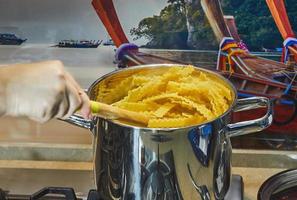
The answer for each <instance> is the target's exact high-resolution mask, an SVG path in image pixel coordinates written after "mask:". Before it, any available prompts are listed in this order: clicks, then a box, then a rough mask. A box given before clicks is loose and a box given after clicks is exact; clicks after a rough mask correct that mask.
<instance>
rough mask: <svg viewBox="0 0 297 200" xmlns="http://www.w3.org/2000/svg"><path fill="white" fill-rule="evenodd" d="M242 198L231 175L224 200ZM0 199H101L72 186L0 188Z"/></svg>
mask: <svg viewBox="0 0 297 200" xmlns="http://www.w3.org/2000/svg"><path fill="white" fill-rule="evenodd" d="M234 199H236V200H243V182H242V177H241V176H239V175H233V176H232V182H231V187H230V190H229V192H228V194H227V196H226V198H225V199H224V200H234ZM0 200H103V199H102V198H100V194H99V193H98V192H97V191H96V190H90V191H89V193H88V196H87V197H80V195H79V194H76V193H75V191H74V189H73V188H69V187H45V188H42V189H41V190H39V191H37V192H36V193H34V194H32V195H21V194H10V193H9V192H8V191H4V190H2V189H0Z"/></svg>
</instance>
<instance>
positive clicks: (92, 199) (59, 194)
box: [0, 187, 102, 200]
mask: <svg viewBox="0 0 297 200" xmlns="http://www.w3.org/2000/svg"><path fill="white" fill-rule="evenodd" d="M0 200H83V198H78V197H77V196H76V194H75V192H74V190H73V188H67V187H45V188H42V189H41V190H39V191H38V192H36V193H34V194H32V195H19V194H10V193H9V192H7V191H4V190H2V189H0ZM84 200H102V199H101V198H100V195H99V193H98V192H97V191H96V190H90V191H89V194H88V197H87V199H84Z"/></svg>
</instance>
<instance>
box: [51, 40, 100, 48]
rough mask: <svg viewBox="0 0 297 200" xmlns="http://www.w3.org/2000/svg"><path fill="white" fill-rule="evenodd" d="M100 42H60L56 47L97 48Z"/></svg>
mask: <svg viewBox="0 0 297 200" xmlns="http://www.w3.org/2000/svg"><path fill="white" fill-rule="evenodd" d="M101 43H102V40H97V41H96V40H62V41H61V42H59V43H58V44H57V45H56V47H60V48H97V47H98V46H99V45H100V44H101Z"/></svg>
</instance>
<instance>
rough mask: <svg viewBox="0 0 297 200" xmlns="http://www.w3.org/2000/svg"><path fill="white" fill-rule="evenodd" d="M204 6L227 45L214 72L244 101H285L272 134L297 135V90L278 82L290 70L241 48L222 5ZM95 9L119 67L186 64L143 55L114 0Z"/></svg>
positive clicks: (96, 3) (100, 0)
mask: <svg viewBox="0 0 297 200" xmlns="http://www.w3.org/2000/svg"><path fill="white" fill-rule="evenodd" d="M202 4H203V7H204V9H205V10H206V14H207V16H208V19H209V20H210V22H211V24H212V27H214V30H215V33H216V36H217V38H218V39H219V40H220V41H223V42H222V43H221V45H220V51H219V59H218V66H217V69H214V70H215V71H217V72H218V73H221V74H222V75H224V76H225V77H227V78H228V79H229V80H230V81H231V82H232V83H233V84H234V85H235V87H236V88H237V90H238V93H239V95H240V96H242V97H246V96H266V97H269V98H271V99H273V100H275V101H280V100H281V103H280V104H279V106H276V111H275V112H276V113H277V116H279V117H278V118H279V120H278V121H275V123H274V125H272V126H271V128H270V131H271V132H275V133H279V132H281V131H283V130H286V132H287V133H288V132H291V133H295V132H297V131H296V130H295V129H296V128H297V119H295V118H296V115H295V110H293V112H292V108H296V109H297V106H296V105H297V103H296V100H295V96H296V95H297V87H296V86H295V85H292V84H289V85H288V83H287V82H284V81H283V82H282V81H278V80H277V79H282V80H286V76H284V74H283V73H282V70H286V69H287V66H286V65H285V64H282V63H279V62H274V61H271V60H268V59H264V58H258V57H256V56H254V55H251V54H249V52H248V51H247V50H245V49H244V48H239V46H238V45H237V44H236V42H235V41H234V39H233V38H232V37H231V34H230V31H229V29H228V28H227V26H226V24H225V22H224V18H223V14H222V11H221V7H220V4H219V2H218V1H216V0H211V1H209V0H202ZM92 5H93V7H94V8H95V10H96V13H97V14H98V16H99V18H100V19H101V21H102V23H103V24H104V26H105V28H106V30H107V31H108V33H109V35H110V37H111V38H112V40H113V41H114V44H115V46H116V47H117V51H116V56H115V59H116V61H117V63H118V65H119V67H125V66H135V65H141V64H151V63H183V64H185V63H184V62H183V61H180V60H170V59H166V58H163V57H158V56H154V55H150V54H147V53H143V52H141V51H140V50H139V48H138V47H137V46H136V45H134V44H132V43H129V41H128V39H127V37H126V35H125V33H124V31H123V29H122V27H121V24H120V22H119V19H118V17H117V13H116V11H115V8H114V5H113V2H112V1H111V0H93V1H92ZM216 27H217V28H216ZM200 67H203V66H200ZM284 95H285V96H286V97H284ZM284 102H285V103H284ZM264 112H265V111H264V110H263V112H261V111H259V112H254V111H252V112H248V113H240V114H239V115H235V117H234V120H246V119H252V118H256V117H259V116H260V115H262V114H263V113H264Z"/></svg>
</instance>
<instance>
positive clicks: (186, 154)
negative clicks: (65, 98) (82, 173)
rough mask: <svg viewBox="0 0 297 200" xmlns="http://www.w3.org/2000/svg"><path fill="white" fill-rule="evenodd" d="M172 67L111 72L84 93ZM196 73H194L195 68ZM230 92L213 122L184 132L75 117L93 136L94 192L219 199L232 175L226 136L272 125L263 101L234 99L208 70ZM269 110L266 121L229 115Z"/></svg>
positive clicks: (142, 198) (146, 198)
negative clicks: (241, 119) (227, 105)
mask: <svg viewBox="0 0 297 200" xmlns="http://www.w3.org/2000/svg"><path fill="white" fill-rule="evenodd" d="M172 66H174V65H172V64H162V65H161V64H158V65H144V66H137V67H132V68H127V69H123V70H119V71H114V72H112V73H109V74H107V75H105V76H103V77H102V78H99V79H98V80H97V81H95V82H94V83H93V84H92V85H91V87H90V88H89V90H88V95H89V97H90V99H91V100H95V99H96V96H97V94H98V89H99V86H100V84H102V83H103V82H104V81H110V80H117V79H118V78H124V77H128V76H130V75H131V74H134V73H136V72H140V71H147V72H149V71H150V70H152V71H154V72H155V71H156V70H164V69H166V68H168V67H172ZM197 69H198V68H197ZM199 70H202V71H204V72H205V73H208V74H209V75H210V76H216V77H218V78H219V79H220V80H221V81H222V84H225V85H227V86H228V87H229V88H230V90H231V91H232V95H233V97H234V101H233V103H232V106H231V107H230V109H229V110H228V111H226V112H225V113H224V114H223V115H221V116H220V117H218V118H217V119H215V120H213V121H210V122H207V123H205V124H199V125H196V126H191V127H183V128H167V129H164V128H160V129H156V128H142V127H136V126H131V125H126V124H122V123H120V122H114V121H111V120H106V119H104V118H99V117H95V118H93V119H92V120H90V121H88V120H84V119H82V118H81V117H79V116H77V115H74V116H72V117H70V118H69V120H68V122H70V123H72V124H76V125H78V126H81V127H84V128H87V129H90V130H91V131H92V132H93V134H94V164H95V166H94V167H95V168H94V172H95V179H96V185H97V189H98V191H99V192H100V194H101V195H102V196H103V198H104V199H107V200H110V199H113V200H114V199H125V200H130V199H138V200H152V199H158V200H165V199H166V200H175V199H176V200H179V199H186V200H189V199H202V200H208V199H223V198H224V196H225V194H226V193H227V191H228V188H229V185H230V176H231V160H230V159H231V144H230V137H234V136H238V135H243V134H249V133H253V132H257V131H261V130H263V129H265V128H266V127H268V126H269V125H270V124H271V122H272V109H271V103H270V101H269V100H268V99H267V98H264V97H254V98H247V99H240V100H237V98H236V97H237V93H236V90H235V89H234V87H233V86H232V84H231V83H230V82H229V81H228V80H226V79H225V78H223V77H221V76H220V75H217V74H215V73H213V72H211V71H208V70H204V69H200V68H199ZM263 106H266V107H267V113H266V115H265V116H263V117H261V118H259V119H255V120H250V121H244V122H238V123H235V124H232V123H230V121H231V114H232V112H238V111H243V110H250V109H255V108H259V107H263Z"/></svg>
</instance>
